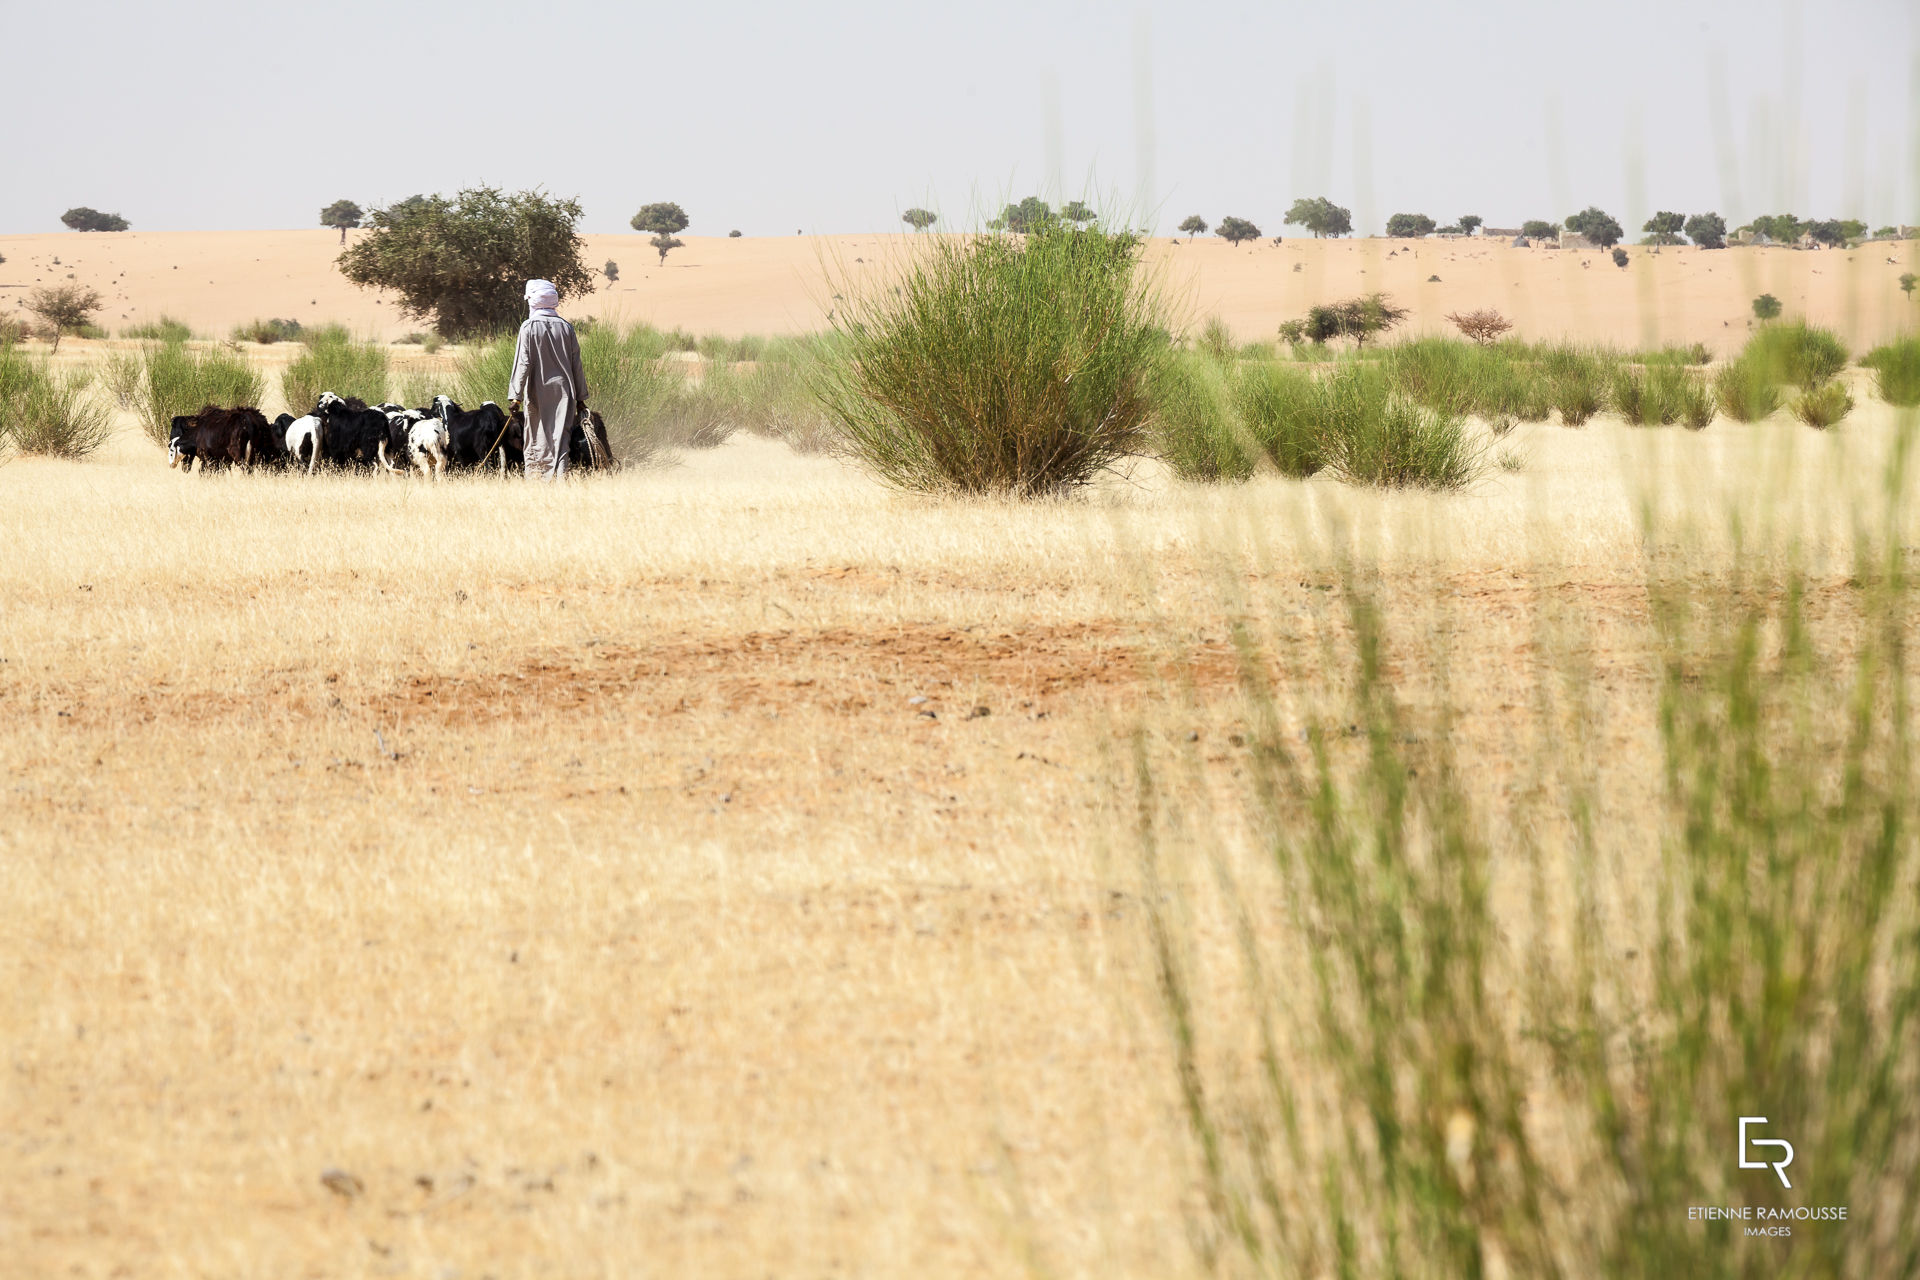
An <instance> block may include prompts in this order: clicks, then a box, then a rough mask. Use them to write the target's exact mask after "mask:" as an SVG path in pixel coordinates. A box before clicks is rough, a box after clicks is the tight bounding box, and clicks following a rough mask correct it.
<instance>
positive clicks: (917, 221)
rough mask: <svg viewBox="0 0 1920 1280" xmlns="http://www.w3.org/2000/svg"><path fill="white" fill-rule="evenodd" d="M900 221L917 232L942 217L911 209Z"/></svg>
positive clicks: (922, 210) (927, 210) (929, 211)
mask: <svg viewBox="0 0 1920 1280" xmlns="http://www.w3.org/2000/svg"><path fill="white" fill-rule="evenodd" d="M900 221H902V222H904V223H906V224H907V225H908V226H910V227H912V228H913V229H914V230H915V231H925V230H926V229H927V228H928V227H930V226H932V225H933V224H934V223H936V222H938V221H940V215H939V214H937V213H935V212H934V211H933V210H931V209H909V210H907V211H906V212H905V213H903V214H901V215H900ZM735 234H736V235H737V234H739V233H738V232H736V233H735Z"/></svg>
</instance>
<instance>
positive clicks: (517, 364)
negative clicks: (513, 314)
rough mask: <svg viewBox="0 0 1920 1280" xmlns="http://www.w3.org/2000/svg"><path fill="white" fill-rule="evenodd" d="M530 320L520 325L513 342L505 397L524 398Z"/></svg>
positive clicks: (510, 398) (512, 398)
mask: <svg viewBox="0 0 1920 1280" xmlns="http://www.w3.org/2000/svg"><path fill="white" fill-rule="evenodd" d="M530 326H531V322H523V323H522V324H521V325H520V337H519V338H518V340H516V341H515V342H514V344H513V377H511V378H509V379H507V399H509V400H521V399H525V398H526V390H527V330H528V328H529V327H530Z"/></svg>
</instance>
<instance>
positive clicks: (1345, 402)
mask: <svg viewBox="0 0 1920 1280" xmlns="http://www.w3.org/2000/svg"><path fill="white" fill-rule="evenodd" d="M1317 389H1318V392H1319V445H1320V448H1321V450H1322V456H1323V457H1324V459H1325V463H1326V466H1327V469H1328V470H1330V471H1332V472H1333V473H1334V474H1335V475H1337V476H1339V477H1340V478H1341V479H1342V480H1345V481H1347V482H1348V483H1350V484H1364V485H1375V486H1379V487H1382V488H1391V489H1404V488H1419V489H1459V488H1463V487H1464V486H1466V485H1468V484H1470V483H1472V482H1473V480H1474V479H1475V478H1476V477H1477V476H1478V475H1479V474H1480V471H1481V469H1482V466H1483V463H1484V459H1483V457H1482V454H1483V452H1484V449H1483V447H1482V446H1481V445H1480V444H1479V443H1478V442H1477V441H1475V440H1474V438H1473V437H1472V435H1471V434H1470V432H1469V431H1468V429H1467V425H1466V423H1465V421H1464V420H1463V419H1461V418H1460V417H1458V416H1456V415H1453V414H1447V413H1441V412H1437V411H1435V410H1433V409H1429V408H1427V407H1426V406H1424V405H1421V404H1419V403H1417V402H1416V401H1414V400H1413V399H1412V398H1410V397H1408V396H1405V395H1402V394H1400V393H1398V392H1396V391H1394V390H1393V388H1392V385H1391V383H1390V381H1389V379H1388V377H1387V375H1386V374H1385V373H1384V372H1383V371H1381V370H1379V369H1375V368H1370V367H1367V366H1365V365H1358V364H1354V365H1347V366H1345V367H1343V368H1339V369H1336V370H1334V372H1333V373H1332V374H1331V375H1330V376H1328V377H1327V378H1325V379H1323V380H1322V381H1321V382H1320V383H1319V384H1318V388H1317Z"/></svg>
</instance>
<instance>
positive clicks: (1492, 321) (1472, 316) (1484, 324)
mask: <svg viewBox="0 0 1920 1280" xmlns="http://www.w3.org/2000/svg"><path fill="white" fill-rule="evenodd" d="M1447 319H1448V320H1451V321H1452V322H1453V327H1454V328H1456V329H1458V330H1459V331H1460V332H1461V333H1463V334H1465V335H1466V336H1467V337H1469V338H1472V339H1473V340H1474V341H1475V342H1477V343H1479V344H1480V345H1481V346H1483V347H1484V346H1487V345H1489V344H1490V343H1493V342H1496V341H1498V340H1499V338H1500V336H1501V335H1502V334H1504V333H1506V332H1507V331H1508V330H1510V329H1512V328H1513V321H1511V320H1509V319H1507V318H1506V317H1505V316H1503V315H1501V314H1500V313H1499V312H1498V311H1495V310H1493V309H1492V308H1491V307H1485V308H1482V309H1481V310H1479V311H1469V312H1466V313H1465V314H1462V313H1460V312H1458V311H1450V312H1448V313H1447Z"/></svg>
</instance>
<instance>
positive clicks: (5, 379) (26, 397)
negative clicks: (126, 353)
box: [0, 342, 113, 458]
mask: <svg viewBox="0 0 1920 1280" xmlns="http://www.w3.org/2000/svg"><path fill="white" fill-rule="evenodd" d="M92 381H93V379H92V376H91V374H90V373H89V372H88V371H87V370H86V369H84V368H79V369H63V370H56V369H53V368H51V367H50V366H49V362H48V361H47V360H46V359H44V358H38V359H36V358H35V357H32V356H29V355H28V354H27V353H26V352H24V351H22V350H21V349H20V347H19V346H18V345H17V344H15V343H11V342H0V450H11V451H13V452H15V453H21V454H39V455H43V456H46V457H54V458H83V457H85V456H86V455H88V454H90V453H92V452H93V451H94V450H95V449H98V448H99V447H100V446H101V445H102V444H104V443H105V442H106V440H107V437H108V436H109V435H110V434H111V433H112V430H113V415H112V412H111V410H110V409H109V408H108V407H107V406H105V405H102V404H100V403H99V402H98V401H97V400H96V399H95V397H94V395H93V392H92V390H91V383H92Z"/></svg>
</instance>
